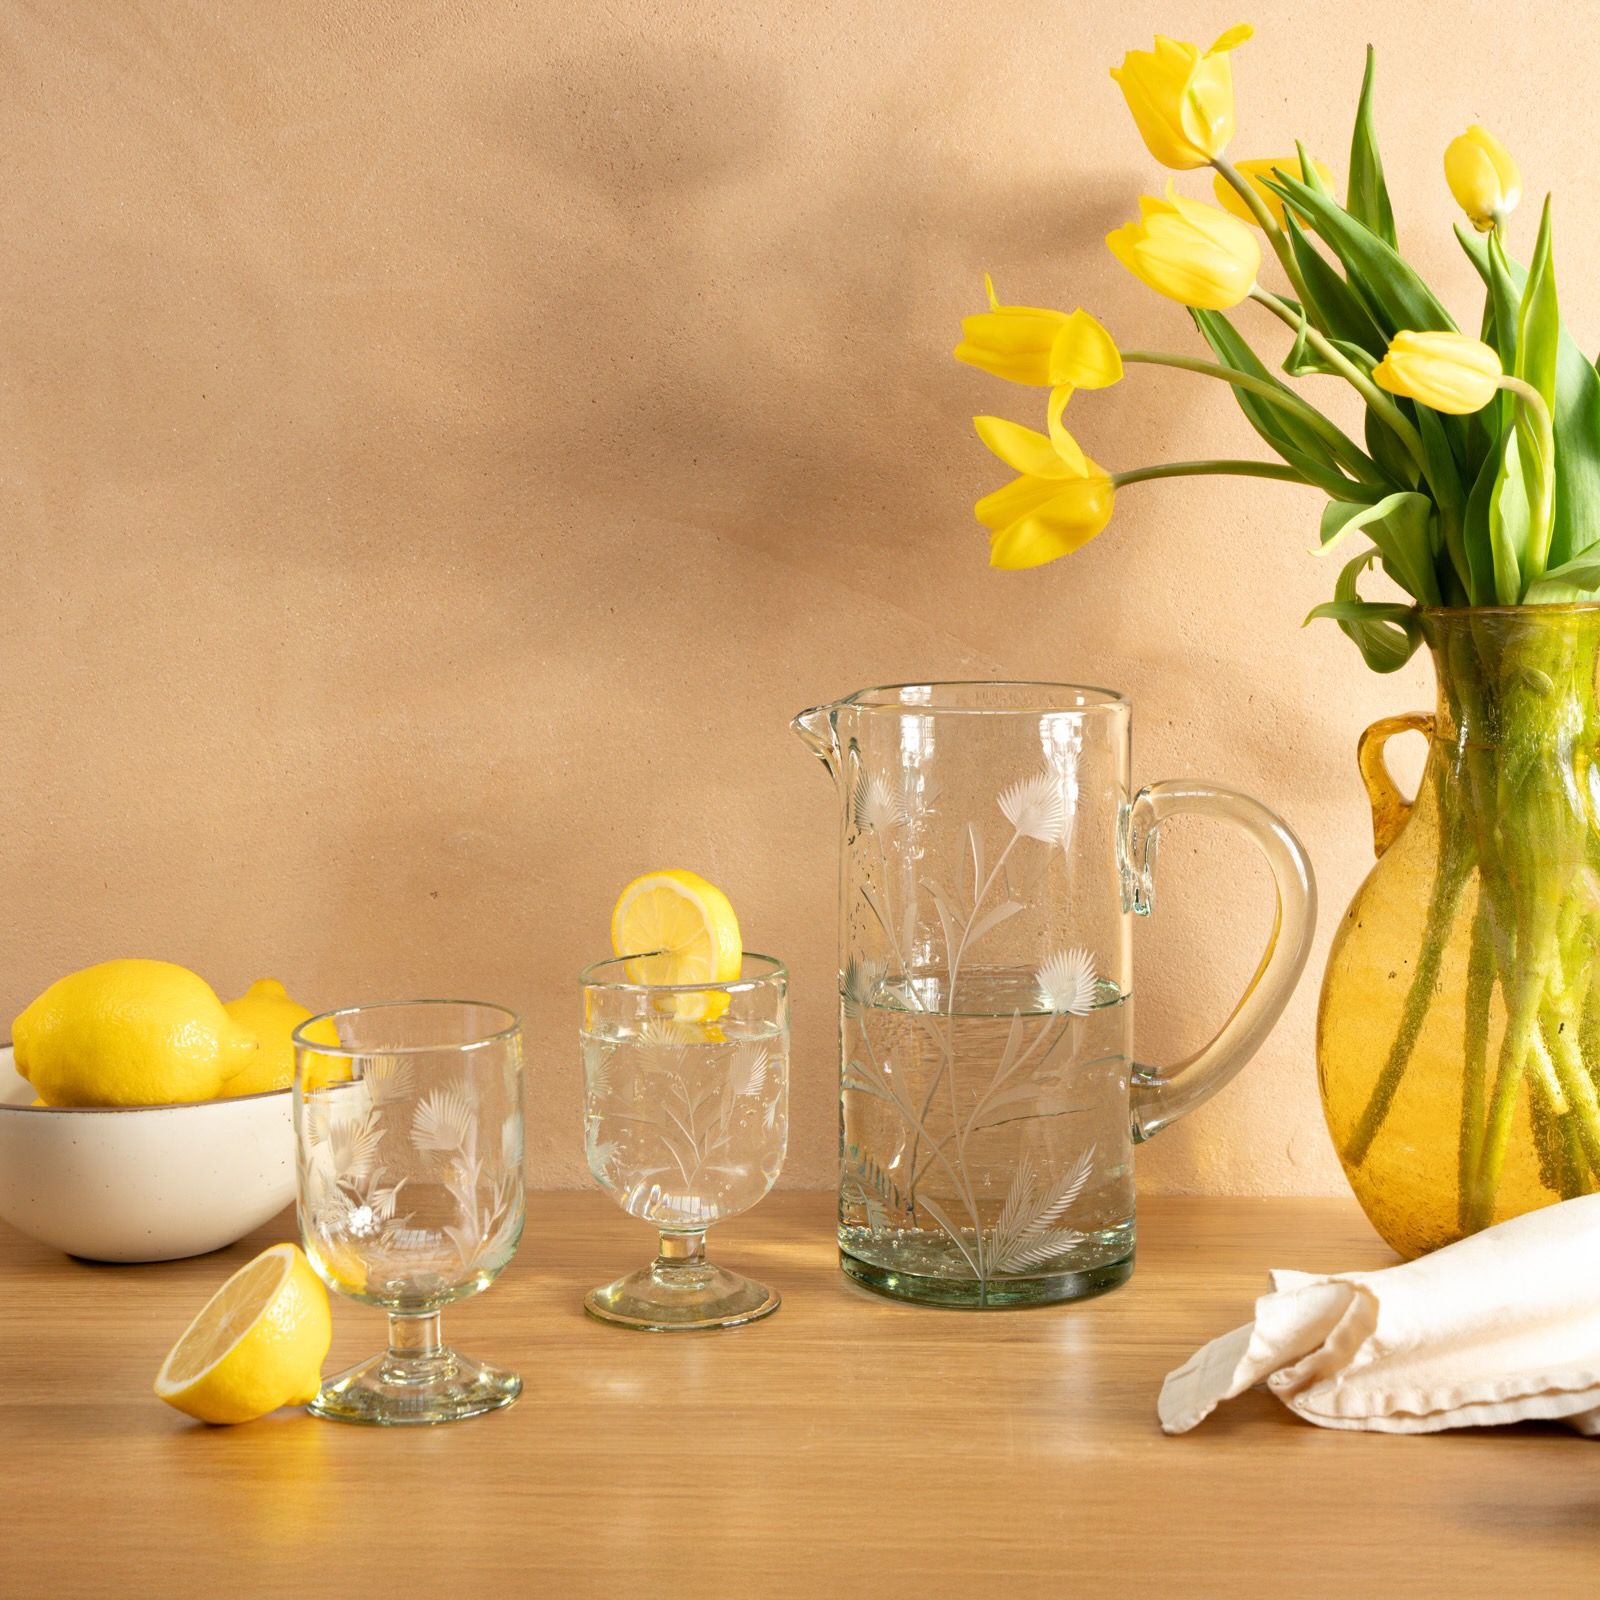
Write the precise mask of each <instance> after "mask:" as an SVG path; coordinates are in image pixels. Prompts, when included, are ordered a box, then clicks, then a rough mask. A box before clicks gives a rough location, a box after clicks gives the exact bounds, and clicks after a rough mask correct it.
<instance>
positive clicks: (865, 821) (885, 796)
mask: <svg viewBox="0 0 1600 1600" xmlns="http://www.w3.org/2000/svg"><path fill="white" fill-rule="evenodd" d="M851 811H852V814H853V815H854V817H855V824H856V826H857V827H858V828H870V829H872V830H873V831H874V832H875V833H885V832H887V831H888V830H889V829H890V828H897V827H899V826H900V824H901V823H903V822H904V821H905V820H906V804H905V798H904V793H903V791H901V790H899V789H896V788H895V787H894V785H892V784H891V783H890V782H889V780H888V779H887V778H885V777H883V776H881V775H880V774H878V773H874V774H873V775H872V776H871V777H868V776H867V774H866V773H865V772H862V773H860V774H859V775H858V776H857V778H856V788H855V794H854V796H853V797H852V804H851Z"/></svg>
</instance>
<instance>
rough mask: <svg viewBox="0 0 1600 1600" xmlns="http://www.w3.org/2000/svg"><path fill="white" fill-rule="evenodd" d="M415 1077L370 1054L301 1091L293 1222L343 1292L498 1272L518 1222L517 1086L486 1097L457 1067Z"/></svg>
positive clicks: (438, 1286) (374, 1291)
mask: <svg viewBox="0 0 1600 1600" xmlns="http://www.w3.org/2000/svg"><path fill="white" fill-rule="evenodd" d="M419 1078H420V1074H418V1073H417V1071H416V1069H415V1068H414V1066H413V1064H412V1063H411V1062H410V1061H408V1060H406V1059H405V1058H403V1057H397V1058H390V1059H388V1060H385V1059H383V1058H372V1059H369V1060H366V1061H364V1062H363V1067H362V1070H361V1072H360V1073H359V1075H358V1076H357V1077H355V1078H353V1079H352V1080H351V1081H349V1082H346V1083H339V1084H335V1085H331V1086H329V1087H327V1088H325V1089H322V1090H318V1091H314V1092H313V1093H311V1094H309V1095H307V1097H306V1100H305V1105H304V1109H303V1113H302V1114H303V1116H304V1118H305V1123H304V1137H303V1139H302V1141H301V1159H302V1167H303V1175H304V1176H303V1184H302V1197H301V1212H302V1224H303V1227H304V1231H305V1234H306V1239H307V1243H308V1246H310V1247H311V1248H312V1249H314V1250H315V1251H316V1252H317V1254H318V1256H319V1257H320V1259H321V1262H322V1264H323V1265H324V1266H325V1267H326V1268H327V1269H328V1270H330V1271H332V1272H333V1273H334V1274H335V1276H336V1277H337V1278H338V1279H339V1280H340V1281H341V1284H342V1285H343V1286H346V1287H348V1289H350V1290H351V1291H353V1292H357V1293H364V1294H367V1295H369V1296H378V1297H381V1296H383V1295H384V1294H385V1293H388V1292H393V1293H394V1294H396V1295H399V1294H400V1293H401V1292H402V1291H405V1292H411V1293H416V1292H421V1293H424V1294H437V1293H439V1292H441V1291H442V1290H446V1289H449V1288H451V1287H452V1286H466V1285H468V1284H471V1283H474V1282H476V1281H477V1279H478V1278H479V1277H480V1276H481V1275H482V1274H485V1273H487V1274H491V1275H492V1274H493V1273H494V1272H496V1271H498V1270H499V1268H500V1267H501V1266H503V1265H504V1263H505V1261H506V1260H508V1259H509V1258H510V1256H511V1253H512V1251H513V1250H515V1248H516V1244H517V1239H518V1237H519V1235H520V1233H521V1230H522V1219H523V1191H522V1146H523V1132H522V1117H521V1111H520V1104H519V1097H518V1096H516V1095H515V1094H506V1093H503V1092H502V1093H496V1094H494V1095H493V1096H492V1097H490V1096H487V1095H485V1094H484V1093H482V1092H481V1086H479V1085H478V1084H477V1083H475V1081H474V1079H473V1077H472V1076H471V1075H470V1074H465V1073H463V1074H458V1075H456V1076H455V1077H454V1078H453V1079H452V1080H451V1081H448V1082H445V1083H441V1084H437V1085H436V1086H434V1087H432V1088H426V1089H424V1088H423V1087H422V1085H421V1083H420V1081H419ZM497 1088H498V1089H500V1090H502V1091H503V1090H504V1088H505V1085H503V1084H502V1085H498V1086H497ZM489 1098H492V1099H493V1101H494V1103H495V1107H496V1109H495V1111H494V1112H493V1113H491V1112H490V1111H489V1109H488V1107H487V1106H486V1104H485V1100H486V1099H489ZM486 1140H487V1141H489V1142H488V1143H487V1144H486V1143H485V1141H486Z"/></svg>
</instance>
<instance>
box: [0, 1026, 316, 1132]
mask: <svg viewBox="0 0 1600 1600" xmlns="http://www.w3.org/2000/svg"><path fill="white" fill-rule="evenodd" d="M15 1049H16V1046H15V1044H14V1043H13V1042H12V1041H11V1040H10V1039H0V1050H11V1051H13V1052H14V1051H15ZM10 1065H11V1070H12V1071H13V1072H16V1058H15V1055H13V1057H12V1061H11V1063H10ZM17 1076H18V1077H19V1078H21V1077H22V1074H21V1073H20V1072H18V1073H17ZM22 1081H23V1082H24V1083H26V1082H27V1081H28V1080H27V1079H26V1078H23V1079H22ZM293 1093H294V1086H293V1085H292V1084H290V1085H287V1086H286V1087H284V1088H282V1089H258V1090H257V1091H256V1092H255V1093H254V1094H236V1095H231V1096H227V1097H225V1098H221V1099H211V1100H163V1101H162V1102H161V1103H160V1104H159V1105H153V1106H18V1105H6V1104H4V1103H0V1115H4V1114H5V1113H7V1112H11V1111H29V1112H33V1111H39V1112H57V1113H59V1114H61V1115H63V1116H65V1115H68V1114H70V1115H72V1116H75V1117H78V1116H83V1115H84V1114H85V1113H92V1114H94V1115H96V1116H121V1115H126V1114H127V1113H129V1112H132V1111H192V1110H193V1109H194V1108H195V1107H197V1106H242V1105H248V1104H249V1103H250V1101H252V1100H270V1099H271V1098H272V1097H273V1096H274V1095H280V1094H293Z"/></svg>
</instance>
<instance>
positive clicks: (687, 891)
mask: <svg viewBox="0 0 1600 1600" xmlns="http://www.w3.org/2000/svg"><path fill="white" fill-rule="evenodd" d="M611 948H612V950H613V951H614V952H615V953H616V954H617V955H619V956H629V957H631V958H632V959H630V960H629V961H628V963H627V966H626V969H625V970H626V971H627V974H628V976H629V978H631V979H632V980H633V982H635V983H651V984H657V983H660V984H695V983H731V982H732V981H733V980H734V979H735V978H737V977H738V976H739V968H740V963H741V959H742V956H743V949H744V947H743V944H742V942H741V940H740V937H739V919H738V918H737V917H736V916H735V915H734V914H733V905H732V903H731V902H730V901H729V899H728V897H727V895H725V894H724V893H723V892H722V891H721V890H720V889H719V888H717V886H716V885H715V884H714V883H708V882H707V881H706V880H705V879H704V878H702V877H701V876H700V875H699V873H697V872H684V871H682V870H680V869H677V868H673V869H670V870H668V871H665V872H647V873H645V874H644V876H643V877H639V878H635V879H634V880H633V882H632V883H630V884H629V885H628V886H627V888H626V889H624V890H623V891H622V893H621V894H620V895H619V896H618V897H617V903H616V905H615V906H614V907H613V908H612V911H611ZM673 998H674V1006H673V1009H674V1010H675V1012H676V1013H677V1015H679V1016H680V1017H683V1018H685V1019H694V1018H703V1019H705V1018H711V1017H715V1016H717V1015H719V1014H720V1013H721V1012H722V1011H724V1010H726V1009H727V1003H728V1002H727V996H726V995H718V994H703V995H694V994H684V995H677V996H674V997H673Z"/></svg>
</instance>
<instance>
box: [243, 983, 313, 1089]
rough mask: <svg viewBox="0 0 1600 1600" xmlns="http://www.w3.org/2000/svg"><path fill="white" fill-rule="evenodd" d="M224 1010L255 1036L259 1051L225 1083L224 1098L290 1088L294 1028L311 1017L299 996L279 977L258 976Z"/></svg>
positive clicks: (292, 1069)
mask: <svg viewBox="0 0 1600 1600" xmlns="http://www.w3.org/2000/svg"><path fill="white" fill-rule="evenodd" d="M223 1010H224V1011H226V1012H227V1013H228V1015H229V1016H230V1017H232V1018H233V1020H234V1021H235V1022H238V1023H242V1024H243V1025H244V1026H245V1027H246V1028H248V1029H249V1030H250V1031H251V1033H253V1034H254V1035H255V1036H256V1045H257V1049H256V1053H255V1055H254V1057H253V1058H252V1059H251V1060H250V1061H249V1062H248V1063H247V1064H246V1066H245V1068H244V1070H243V1071H242V1072H239V1073H237V1074H235V1076H233V1077H231V1078H229V1079H228V1081H227V1082H226V1083H225V1084H223V1086H222V1093H223V1097H224V1098H232V1097H233V1096H234V1095H241V1094H261V1093H263V1092H264V1091H265V1090H268V1089H287V1088H288V1087H289V1085H290V1084H291V1083H293V1082H294V1040H293V1038H292V1035H293V1033H294V1030H295V1029H296V1028H298V1027H299V1026H300V1024H301V1023H302V1022H304V1021H306V1019H307V1018H308V1017H310V1015H311V1012H310V1011H308V1010H307V1009H306V1008H305V1007H304V1006H303V1005H301V1004H300V1002H299V1001H298V1000H292V999H290V998H289V991H288V990H287V989H285V988H284V986H283V985H282V984H281V983H279V982H278V980H277V979H276V978H257V979H256V981H255V982H254V983H252V984H251V985H250V987H249V988H248V989H246V990H245V992H244V993H243V994H242V995H240V996H239V998H238V999H237V1000H229V1001H227V1002H226V1003H225V1004H224V1006H223Z"/></svg>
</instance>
